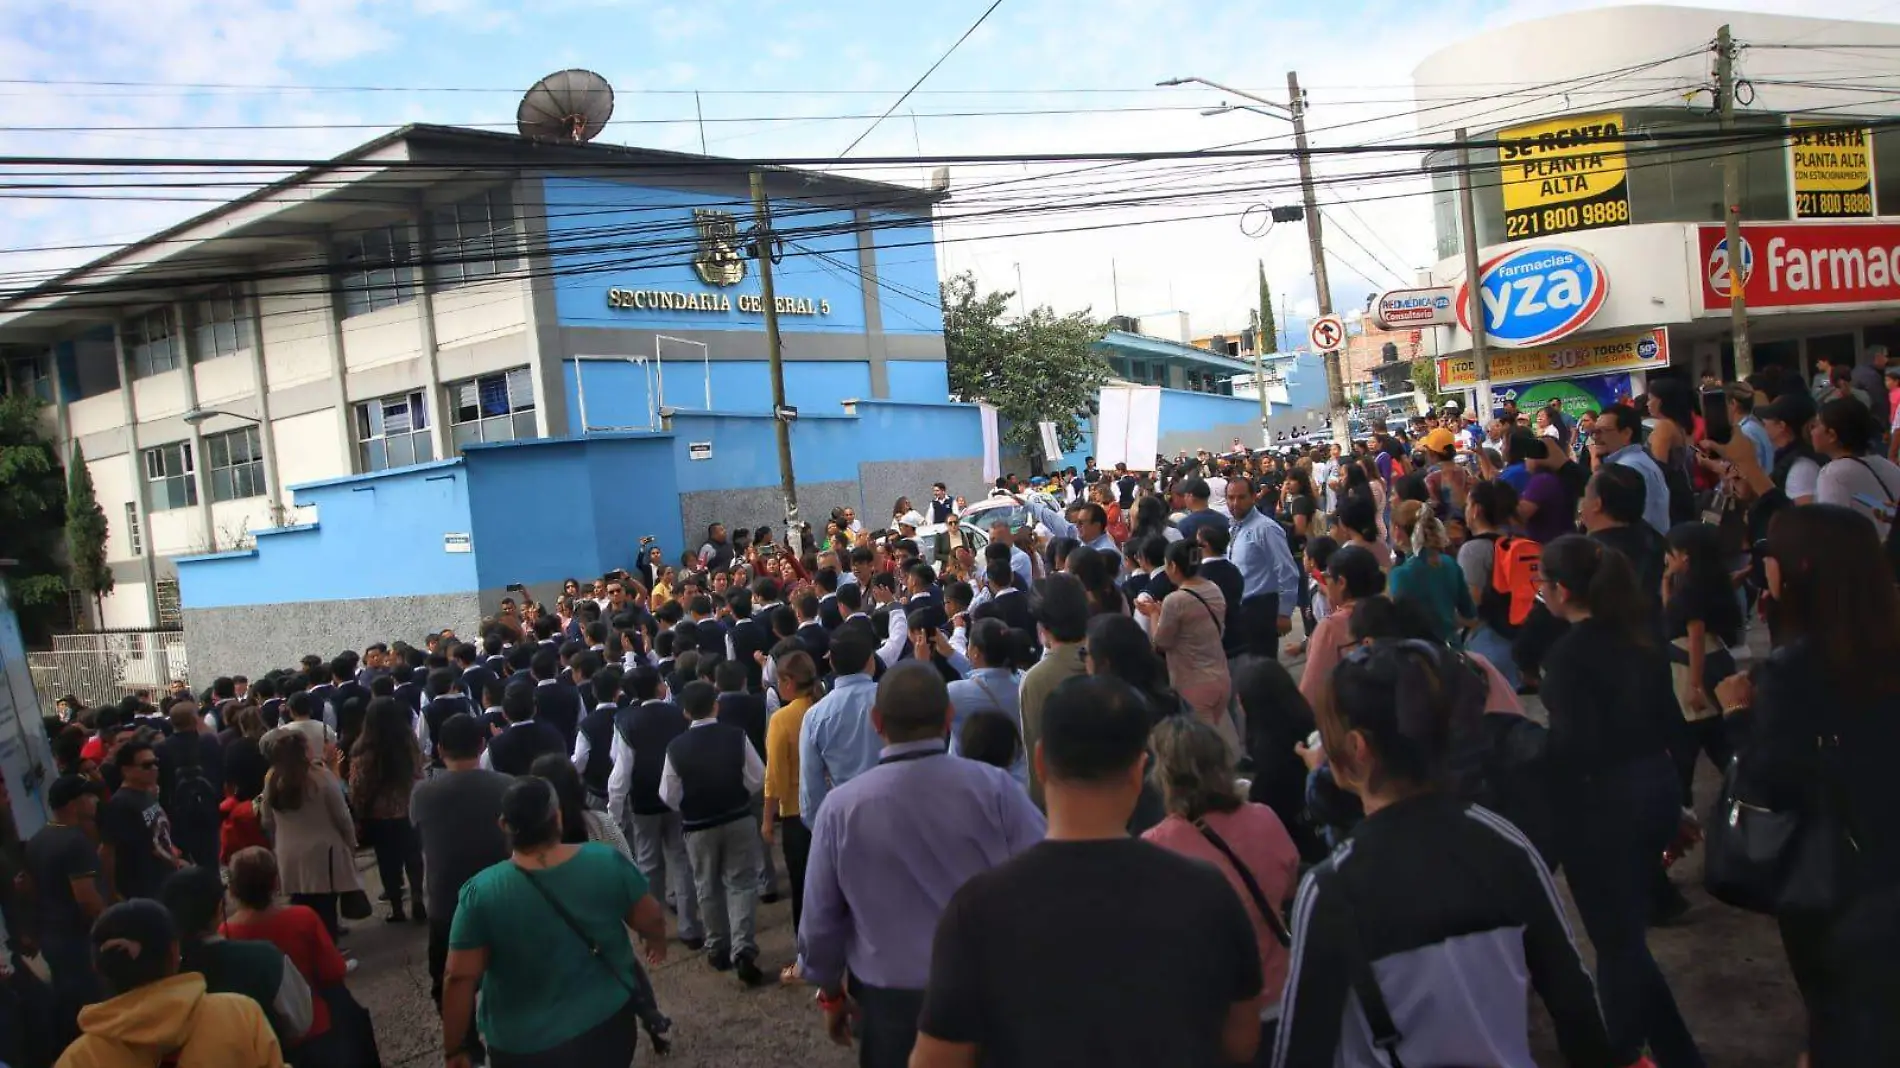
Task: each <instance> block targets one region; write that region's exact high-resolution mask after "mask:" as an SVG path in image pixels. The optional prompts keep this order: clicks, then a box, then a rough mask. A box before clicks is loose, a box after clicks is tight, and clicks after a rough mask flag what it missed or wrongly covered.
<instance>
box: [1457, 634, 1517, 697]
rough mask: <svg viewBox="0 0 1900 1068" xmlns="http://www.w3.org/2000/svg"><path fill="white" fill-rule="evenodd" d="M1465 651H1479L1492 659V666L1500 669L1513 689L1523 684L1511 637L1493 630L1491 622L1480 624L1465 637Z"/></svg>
mask: <svg viewBox="0 0 1900 1068" xmlns="http://www.w3.org/2000/svg"><path fill="white" fill-rule="evenodd" d="M1465 652H1467V653H1477V654H1478V655H1479V656H1482V657H1484V658H1485V659H1486V660H1489V661H1491V666H1492V667H1494V668H1497V669H1498V674H1500V675H1503V676H1504V681H1505V682H1508V683H1510V684H1511V689H1513V690H1515V689H1517V688H1518V687H1519V686H1520V685H1522V684H1523V679H1522V678H1521V677H1520V676H1519V675H1518V671H1517V660H1516V658H1514V657H1513V656H1512V655H1511V639H1509V638H1506V637H1505V636H1504V635H1502V634H1499V633H1498V632H1497V631H1495V630H1492V629H1491V625H1490V624H1489V623H1481V624H1479V625H1478V629H1476V630H1474V631H1472V632H1471V633H1470V634H1469V635H1467V636H1466V637H1465Z"/></svg>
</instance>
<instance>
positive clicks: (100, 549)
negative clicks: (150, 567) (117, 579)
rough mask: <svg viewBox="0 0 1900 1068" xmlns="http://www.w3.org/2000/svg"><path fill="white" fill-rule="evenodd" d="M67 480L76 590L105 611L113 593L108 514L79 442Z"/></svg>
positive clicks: (68, 527) (68, 538)
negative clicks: (107, 597) (108, 562)
mask: <svg viewBox="0 0 1900 1068" xmlns="http://www.w3.org/2000/svg"><path fill="white" fill-rule="evenodd" d="M66 477H67V487H66V555H67V556H68V558H70V560H71V562H72V583H73V588H74V589H76V590H82V591H84V592H86V593H89V594H91V595H92V603H93V607H94V608H95V609H100V610H103V609H102V607H101V605H100V603H99V600H100V598H102V597H104V596H105V595H106V594H108V593H111V592H112V568H110V567H108V566H107V565H106V511H105V509H103V508H101V507H99V496H98V494H97V493H96V492H94V490H93V488H92V472H91V471H90V470H89V469H87V467H86V456H85V453H83V452H81V451H80V448H79V443H78V442H76V441H75V442H73V458H72V463H71V464H69V465H68V467H67V476H66Z"/></svg>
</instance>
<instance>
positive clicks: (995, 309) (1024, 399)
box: [943, 272, 1111, 450]
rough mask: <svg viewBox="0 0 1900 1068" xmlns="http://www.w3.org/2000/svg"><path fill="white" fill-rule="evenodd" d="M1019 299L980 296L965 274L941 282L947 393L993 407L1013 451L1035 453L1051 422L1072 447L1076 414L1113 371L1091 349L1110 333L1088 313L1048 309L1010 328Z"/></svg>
mask: <svg viewBox="0 0 1900 1068" xmlns="http://www.w3.org/2000/svg"><path fill="white" fill-rule="evenodd" d="M1014 297H1015V294H1014V293H1009V292H995V293H989V294H986V295H981V296H979V295H978V293H977V289H976V276H975V275H973V274H970V273H968V272H965V273H963V274H959V275H957V276H955V277H953V278H951V279H949V280H947V281H945V282H944V283H943V340H944V349H945V352H946V354H947V356H948V359H949V365H950V392H951V394H952V395H954V396H957V397H961V398H963V399H964V400H970V401H977V400H980V401H984V402H985V403H988V404H990V405H991V406H993V407H994V408H995V409H996V411H997V414H998V416H999V417H1000V418H1001V419H1002V420H1003V421H1004V422H1005V423H1006V425H1005V426H1004V428H1003V440H1004V441H1005V442H1007V443H1009V444H1011V445H1015V446H1017V447H1018V448H1022V449H1025V450H1033V449H1035V448H1036V447H1037V445H1038V443H1039V441H1040V436H1039V432H1038V431H1037V429H1036V424H1037V423H1040V422H1052V423H1054V424H1055V425H1056V436H1057V438H1058V439H1060V441H1061V443H1062V447H1063V448H1064V449H1071V448H1074V447H1075V446H1077V445H1079V444H1081V441H1082V424H1081V421H1080V420H1079V419H1078V418H1077V416H1078V414H1080V413H1083V412H1086V411H1087V410H1088V407H1089V404H1090V402H1092V401H1094V400H1095V397H1096V391H1097V390H1098V389H1099V388H1100V387H1101V385H1102V383H1103V382H1106V381H1108V378H1109V375H1110V373H1111V372H1110V368H1109V366H1108V363H1107V361H1105V360H1103V359H1102V357H1101V356H1099V355H1097V354H1096V352H1095V349H1094V345H1095V342H1097V341H1100V340H1101V339H1102V336H1103V334H1105V333H1106V332H1107V328H1106V326H1105V325H1104V324H1103V323H1102V322H1100V321H1099V320H1097V319H1095V318H1094V317H1093V316H1091V315H1089V313H1088V312H1087V311H1080V312H1071V313H1070V314H1068V315H1057V314H1056V313H1055V312H1054V311H1053V310H1051V309H1050V308H1048V307H1046V306H1045V307H1038V308H1034V309H1032V310H1031V311H1030V313H1029V314H1028V315H1027V316H1025V317H1022V318H1018V319H1015V320H1012V321H1009V322H1005V321H1004V319H1003V316H1004V314H1005V313H1006V312H1007V311H1008V309H1009V302H1010V300H1011V299H1013V298H1014Z"/></svg>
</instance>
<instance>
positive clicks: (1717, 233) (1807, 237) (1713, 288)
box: [1696, 223, 1900, 312]
mask: <svg viewBox="0 0 1900 1068" xmlns="http://www.w3.org/2000/svg"><path fill="white" fill-rule="evenodd" d="M1696 236H1697V241H1698V244H1699V247H1700V249H1701V253H1702V254H1701V256H1700V258H1699V259H1700V269H1701V272H1702V282H1701V289H1702V308H1703V310H1704V311H1708V312H1725V311H1727V310H1728V306H1729V281H1728V275H1729V272H1728V241H1727V239H1726V237H1725V235H1724V234H1723V228H1722V227H1720V226H1703V227H1699V228H1698V233H1697V235H1696ZM1742 295H1743V296H1745V297H1746V298H1747V299H1748V306H1749V307H1750V308H1830V307H1839V306H1843V305H1857V304H1879V303H1894V304H1900V224H1893V223H1749V224H1745V225H1743V227H1742Z"/></svg>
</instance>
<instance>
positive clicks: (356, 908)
mask: <svg viewBox="0 0 1900 1068" xmlns="http://www.w3.org/2000/svg"><path fill="white" fill-rule="evenodd" d="M330 892H331V893H333V894H335V895H336V898H337V900H336V911H337V915H339V916H342V917H343V918H344V919H346V920H367V919H369V918H370V914H371V913H372V912H374V911H375V910H374V909H372V908H371V907H370V903H369V891H367V890H342V891H339V890H337V888H336V847H335V846H331V847H330Z"/></svg>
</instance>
